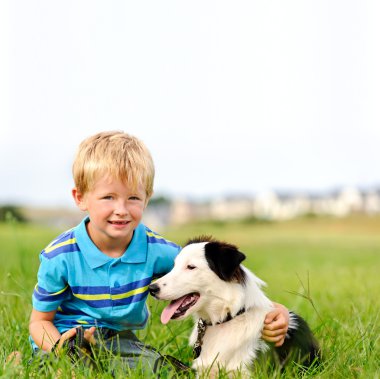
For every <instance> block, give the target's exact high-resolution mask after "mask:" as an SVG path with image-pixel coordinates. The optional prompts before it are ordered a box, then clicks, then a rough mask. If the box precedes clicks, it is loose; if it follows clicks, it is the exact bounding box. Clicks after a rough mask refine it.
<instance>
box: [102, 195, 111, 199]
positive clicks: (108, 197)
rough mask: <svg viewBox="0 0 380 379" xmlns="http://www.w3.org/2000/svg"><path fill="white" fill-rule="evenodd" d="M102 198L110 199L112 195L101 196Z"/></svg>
mask: <svg viewBox="0 0 380 379" xmlns="http://www.w3.org/2000/svg"><path fill="white" fill-rule="evenodd" d="M103 199H104V200H112V199H113V197H112V196H111V195H108V196H103Z"/></svg>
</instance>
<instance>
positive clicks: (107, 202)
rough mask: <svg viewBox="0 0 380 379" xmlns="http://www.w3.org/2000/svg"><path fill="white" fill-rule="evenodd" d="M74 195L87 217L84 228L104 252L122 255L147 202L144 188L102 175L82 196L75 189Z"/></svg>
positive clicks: (111, 254)
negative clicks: (88, 218) (133, 187)
mask: <svg viewBox="0 0 380 379" xmlns="http://www.w3.org/2000/svg"><path fill="white" fill-rule="evenodd" d="M73 197H74V200H75V202H76V203H77V205H78V207H79V208H80V209H81V210H82V211H87V212H88V214H89V216H90V221H89V223H88V224H87V231H88V234H89V235H90V237H91V239H92V241H93V242H94V243H95V245H96V246H97V247H98V248H99V249H100V250H101V251H102V252H104V253H106V254H107V255H110V256H120V255H122V254H123V252H124V251H125V249H126V248H127V246H128V245H129V243H130V242H131V240H132V237H133V231H134V230H135V229H136V227H137V225H138V224H139V223H140V221H141V218H142V215H143V211H144V209H145V206H146V205H147V200H148V199H147V197H146V193H145V188H144V187H143V186H142V185H139V186H138V188H137V190H132V189H131V188H130V187H129V186H128V185H127V184H126V183H125V182H122V181H120V180H117V179H112V178H109V177H105V178H102V179H99V180H98V181H97V182H96V183H95V185H94V187H93V188H92V189H91V190H90V191H88V192H86V193H85V194H84V195H82V194H81V193H79V192H78V191H77V190H76V189H75V188H74V189H73Z"/></svg>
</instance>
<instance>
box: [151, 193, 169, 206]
mask: <svg viewBox="0 0 380 379" xmlns="http://www.w3.org/2000/svg"><path fill="white" fill-rule="evenodd" d="M170 203H171V200H170V199H169V198H168V197H166V196H163V195H159V196H153V197H152V198H151V199H150V201H149V205H150V206H158V205H169V204H170Z"/></svg>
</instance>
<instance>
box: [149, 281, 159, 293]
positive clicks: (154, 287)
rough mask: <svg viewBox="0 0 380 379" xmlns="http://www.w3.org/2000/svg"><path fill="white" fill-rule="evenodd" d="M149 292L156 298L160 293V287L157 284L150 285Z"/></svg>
mask: <svg viewBox="0 0 380 379" xmlns="http://www.w3.org/2000/svg"><path fill="white" fill-rule="evenodd" d="M149 292H150V294H151V295H152V296H156V295H157V294H158V293H159V292H160V287H159V286H158V285H157V284H156V283H152V284H150V285H149Z"/></svg>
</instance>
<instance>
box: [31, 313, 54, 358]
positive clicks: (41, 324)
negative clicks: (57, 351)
mask: <svg viewBox="0 0 380 379" xmlns="http://www.w3.org/2000/svg"><path fill="white" fill-rule="evenodd" d="M55 313H56V311H51V312H40V311H37V310H36V309H33V310H32V314H31V316H30V321H29V333H30V335H31V337H32V338H33V341H34V342H35V343H36V345H37V346H38V347H39V348H40V349H42V350H45V351H50V350H51V349H52V347H53V346H54V344H55V343H56V341H58V339H59V338H60V337H61V333H59V331H58V329H57V328H56V327H55V326H54V324H53V320H54V316H55Z"/></svg>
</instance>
